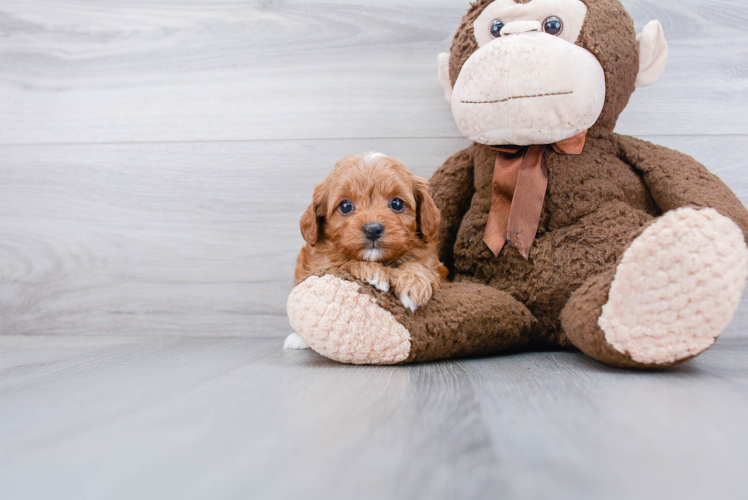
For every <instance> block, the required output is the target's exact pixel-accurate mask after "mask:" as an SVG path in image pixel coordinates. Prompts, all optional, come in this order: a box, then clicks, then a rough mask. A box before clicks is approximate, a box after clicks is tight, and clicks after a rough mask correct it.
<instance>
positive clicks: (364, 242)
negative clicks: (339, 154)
mask: <svg viewBox="0 0 748 500" xmlns="http://www.w3.org/2000/svg"><path fill="white" fill-rule="evenodd" d="M439 215H440V214H439V210H438V209H437V208H436V205H435V204H434V200H432V199H431V196H429V194H428V187H427V184H426V181H425V180H424V179H421V178H420V177H416V176H415V175H413V174H412V173H410V172H409V171H408V169H406V168H405V167H404V166H403V165H402V164H401V163H400V162H398V161H396V160H394V159H392V158H389V157H387V156H385V155H383V154H379V153H365V154H360V155H354V156H347V157H345V158H343V159H342V160H340V161H339V162H338V163H337V164H336V165H335V168H334V169H333V170H332V172H331V173H330V175H329V176H328V177H327V179H325V180H324V181H323V182H322V183H320V184H318V185H317V186H316V187H315V189H314V196H313V200H312V204H311V205H310V206H309V208H307V210H306V212H304V215H303V216H302V218H301V234H302V235H303V236H304V239H305V240H306V242H307V243H309V244H310V245H312V246H314V245H316V244H317V243H320V242H321V241H323V240H324V241H327V242H328V243H329V244H330V245H331V247H332V249H333V250H334V251H336V252H338V253H340V254H343V255H345V256H346V257H348V258H350V259H353V260H366V261H372V262H392V261H395V260H397V259H399V258H401V257H402V256H403V255H405V254H406V253H408V252H409V251H410V250H411V249H412V248H414V247H415V246H417V245H419V244H422V243H424V242H431V241H436V239H437V237H438V233H439Z"/></svg>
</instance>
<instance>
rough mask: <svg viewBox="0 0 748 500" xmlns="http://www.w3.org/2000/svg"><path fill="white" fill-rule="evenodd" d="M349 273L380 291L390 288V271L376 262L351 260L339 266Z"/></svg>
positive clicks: (386, 290)
mask: <svg viewBox="0 0 748 500" xmlns="http://www.w3.org/2000/svg"><path fill="white" fill-rule="evenodd" d="M341 269H344V270H346V271H348V272H349V273H351V274H352V275H353V277H354V278H356V279H359V280H361V281H365V282H367V283H368V284H370V285H371V286H373V287H374V288H376V289H377V290H379V291H380V292H388V291H389V290H390V273H389V271H388V269H387V268H386V267H384V266H383V265H382V264H379V263H378V262H363V261H356V260H352V261H350V262H348V263H346V264H343V265H342V266H341Z"/></svg>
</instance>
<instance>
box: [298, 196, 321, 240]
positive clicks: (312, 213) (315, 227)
mask: <svg viewBox="0 0 748 500" xmlns="http://www.w3.org/2000/svg"><path fill="white" fill-rule="evenodd" d="M326 203H327V184H326V183H324V182H322V183H320V184H317V185H316V186H315V187H314V195H312V203H311V205H309V207H308V208H307V209H306V210H305V211H304V214H303V215H302V216H301V221H299V226H300V227H301V236H303V237H304V241H306V242H307V243H309V244H310V245H311V246H314V245H316V244H317V243H319V242H320V241H322V240H323V239H324V237H325V232H324V224H325V210H326V209H325V205H326Z"/></svg>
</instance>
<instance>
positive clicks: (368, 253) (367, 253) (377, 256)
mask: <svg viewBox="0 0 748 500" xmlns="http://www.w3.org/2000/svg"><path fill="white" fill-rule="evenodd" d="M381 259H382V251H381V250H380V249H378V248H367V249H366V250H363V251H362V252H361V260H366V261H369V262H377V261H378V260H381Z"/></svg>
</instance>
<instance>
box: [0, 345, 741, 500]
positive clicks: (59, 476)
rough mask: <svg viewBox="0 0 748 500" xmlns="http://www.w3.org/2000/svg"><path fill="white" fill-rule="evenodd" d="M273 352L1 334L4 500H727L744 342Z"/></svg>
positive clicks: (734, 488)
mask: <svg viewBox="0 0 748 500" xmlns="http://www.w3.org/2000/svg"><path fill="white" fill-rule="evenodd" d="M281 343H282V341H281V340H280V339H270V340H268V339H227V338H221V339H218V338H214V339H194V338H171V339H156V338H120V337H110V338H105V337H98V338H74V337H58V338H50V337H12V336H6V337H0V374H1V375H2V377H1V378H0V497H2V498H9V499H10V498H12V499H32V498H33V499H46V498H55V499H67V498H71V499H72V498H75V499H88V498H91V499H93V498H108V499H119V498H142V499H151V498H154V499H156V498H158V499H163V498H211V499H230V498H289V499H290V498H309V499H325V500H328V499H348V498H361V499H369V498H371V499H374V498H392V499H409V500H410V499H421V498H423V499H442V498H443V499H454V498H460V499H472V498H475V499H478V498H504V499H515V498H516V499H526V498H544V499H572V498H573V499H580V500H585V499H599V498H606V499H613V500H617V499H641V498H685V499H713V498H719V499H724V500H732V499H736V500H737V499H740V498H743V497H744V494H745V488H746V486H748V483H747V482H746V478H745V474H743V469H744V467H745V462H746V460H748V452H747V451H746V450H748V434H747V433H746V432H745V421H746V418H748V403H747V401H748V398H746V396H748V368H746V367H748V344H747V343H746V340H745V339H739V340H737V339H736V340H732V341H723V342H720V343H718V344H717V345H716V346H715V347H714V348H712V349H711V350H709V351H707V352H706V353H704V354H703V355H702V356H700V357H698V358H697V359H696V360H693V361H691V362H689V363H687V364H685V365H683V366H681V367H678V368H675V369H670V370H667V371H663V372H630V371H624V370H616V369H612V368H608V367H605V366H603V365H600V364H598V363H595V362H593V361H591V360H590V359H588V358H586V357H584V356H583V355H581V354H575V353H528V354H522V355H515V356H502V357H496V358H489V359H478V360H468V361H451V362H445V363H428V364H422V365H413V366H409V367H354V366H345V365H339V364H336V363H334V362H331V361H329V360H327V359H323V358H321V357H320V356H318V355H317V354H315V353H313V352H310V351H293V352H290V351H285V352H284V351H281V350H280V346H281Z"/></svg>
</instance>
